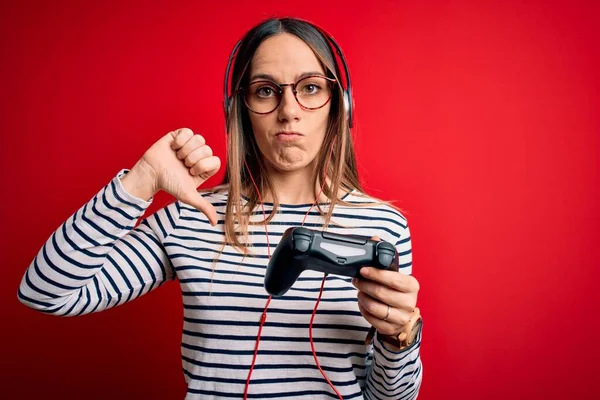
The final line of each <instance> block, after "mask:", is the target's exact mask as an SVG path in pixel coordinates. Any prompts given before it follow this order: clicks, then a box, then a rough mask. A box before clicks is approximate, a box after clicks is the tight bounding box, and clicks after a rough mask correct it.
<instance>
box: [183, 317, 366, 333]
mask: <svg viewBox="0 0 600 400" xmlns="http://www.w3.org/2000/svg"><path fill="white" fill-rule="evenodd" d="M183 320H184V321H185V322H189V323H191V324H203V325H219V326H256V327H258V326H259V322H260V321H225V320H212V319H198V318H190V317H184V318H183ZM264 326H265V327H273V328H275V327H278V328H290V329H294V328H298V329H308V328H309V324H308V323H293V322H271V321H269V318H268V314H267V321H266V322H265V324H264ZM313 329H335V330H346V331H358V332H367V331H368V330H369V328H367V327H363V326H358V325H344V324H315V323H313Z"/></svg>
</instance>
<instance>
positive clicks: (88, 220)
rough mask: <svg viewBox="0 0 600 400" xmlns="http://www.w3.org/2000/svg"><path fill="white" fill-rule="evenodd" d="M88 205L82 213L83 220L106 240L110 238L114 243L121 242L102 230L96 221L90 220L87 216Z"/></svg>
mask: <svg viewBox="0 0 600 400" xmlns="http://www.w3.org/2000/svg"><path fill="white" fill-rule="evenodd" d="M88 204H89V203H88ZM88 204H86V205H85V206H83V212H82V213H81V219H82V220H83V221H85V223H87V224H88V225H89V226H90V227H91V228H92V229H94V230H96V231H98V232H100V234H101V235H102V236H103V237H104V238H108V239H111V240H112V241H115V242H116V241H117V240H119V238H118V237H117V236H115V235H113V234H111V233H108V232H107V231H105V230H104V229H102V228H101V227H100V225H98V224H96V223H95V222H94V221H92V220H91V219H90V218H88V216H87V211H86V210H87V206H88Z"/></svg>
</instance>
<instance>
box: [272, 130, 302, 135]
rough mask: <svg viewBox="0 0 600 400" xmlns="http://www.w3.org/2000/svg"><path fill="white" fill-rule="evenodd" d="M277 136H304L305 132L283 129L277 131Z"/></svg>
mask: <svg viewBox="0 0 600 400" xmlns="http://www.w3.org/2000/svg"><path fill="white" fill-rule="evenodd" d="M275 136H304V135H303V134H301V133H300V132H294V131H281V132H277V133H276V134H275Z"/></svg>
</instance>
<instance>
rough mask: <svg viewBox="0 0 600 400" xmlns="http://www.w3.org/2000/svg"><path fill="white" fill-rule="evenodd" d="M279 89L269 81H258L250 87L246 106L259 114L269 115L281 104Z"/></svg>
mask: <svg viewBox="0 0 600 400" xmlns="http://www.w3.org/2000/svg"><path fill="white" fill-rule="evenodd" d="M279 97H280V94H279V88H278V87H277V86H276V85H275V84H273V82H269V81H257V82H252V83H251V84H250V85H248V90H247V92H246V105H247V106H248V108H250V109H251V110H252V111H254V112H257V113H268V112H271V111H273V110H274V109H275V108H277V105H278V104H279Z"/></svg>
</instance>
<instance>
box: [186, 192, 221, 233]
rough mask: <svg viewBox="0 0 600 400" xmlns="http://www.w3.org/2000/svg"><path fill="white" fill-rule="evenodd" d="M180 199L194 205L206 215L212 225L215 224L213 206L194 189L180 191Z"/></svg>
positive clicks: (215, 216) (215, 218)
mask: <svg viewBox="0 0 600 400" xmlns="http://www.w3.org/2000/svg"><path fill="white" fill-rule="evenodd" d="M180 200H181V201H182V202H184V203H186V204H189V205H190V206H192V207H194V208H195V209H197V210H198V211H200V212H201V213H203V214H204V215H206V216H207V217H208V220H209V221H210V224H211V225H212V226H215V225H217V221H218V217H217V210H216V209H215V207H214V206H213V205H212V204H211V203H210V202H209V201H208V200H206V199H205V198H204V197H202V195H201V194H200V193H198V192H197V191H196V190H192V191H190V192H186V193H182V195H181V198H180Z"/></svg>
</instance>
